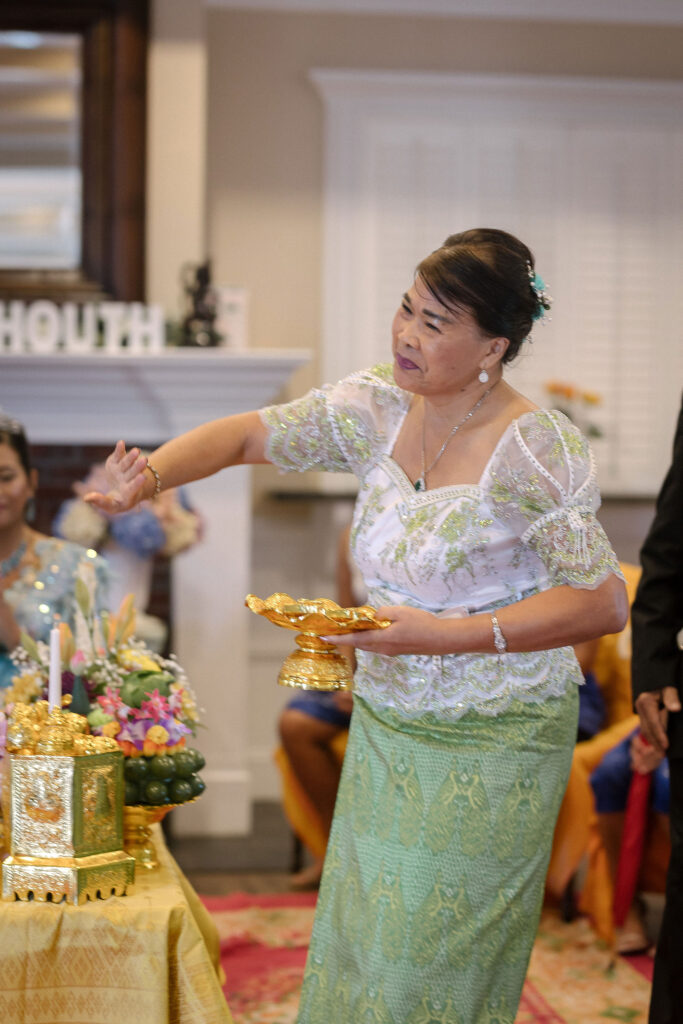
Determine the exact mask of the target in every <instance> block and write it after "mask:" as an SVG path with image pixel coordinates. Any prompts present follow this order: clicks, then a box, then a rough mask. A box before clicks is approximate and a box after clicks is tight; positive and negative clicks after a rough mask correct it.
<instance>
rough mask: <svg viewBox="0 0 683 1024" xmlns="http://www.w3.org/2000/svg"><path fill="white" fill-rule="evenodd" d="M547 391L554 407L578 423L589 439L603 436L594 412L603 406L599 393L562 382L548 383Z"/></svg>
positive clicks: (551, 381) (553, 381)
mask: <svg viewBox="0 0 683 1024" xmlns="http://www.w3.org/2000/svg"><path fill="white" fill-rule="evenodd" d="M545 390H546V392H547V394H548V396H549V397H550V401H551V403H552V405H553V407H554V408H555V409H558V410H559V411H560V412H563V413H564V414H565V416H567V417H568V418H569V419H570V420H571V421H572V422H573V423H576V425H577V427H579V429H580V430H582V431H583V433H584V434H585V435H586V436H587V437H592V438H597V437H602V436H603V431H602V428H601V427H600V426H599V425H598V424H597V423H596V422H595V419H594V416H593V410H594V409H595V408H596V407H597V406H599V405H602V396H601V395H599V394H598V393H597V391H588V390H586V389H583V388H579V387H577V386H576V385H575V384H570V383H568V382H567V381H560V380H549V381H547V382H546V385H545Z"/></svg>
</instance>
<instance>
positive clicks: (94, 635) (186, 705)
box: [0, 561, 204, 803]
mask: <svg viewBox="0 0 683 1024" xmlns="http://www.w3.org/2000/svg"><path fill="white" fill-rule="evenodd" d="M75 598H76V605H77V609H76V616H75V622H74V631H73V632H72V630H71V629H70V627H69V626H68V625H67V624H66V623H61V624H60V626H59V631H60V655H61V670H62V671H61V679H62V693H63V694H64V693H67V694H70V695H71V705H70V710H72V711H75V712H77V713H78V714H82V715H85V716H86V717H87V720H88V724H89V726H90V731H91V733H93V734H94V735H99V736H109V737H111V738H112V739H114V740H115V741H116V742H117V743H118V745H119V746H120V748H121V750H122V751H123V753H124V756H125V758H126V762H125V775H126V779H127V783H131V785H130V786H129V785H128V784H127V786H126V803H169V802H171V801H173V802H176V803H180V802H182V801H183V800H187V799H191V798H192V797H193V796H197V795H199V793H200V792H202V790H203V789H204V783H203V781H202V780H201V779H199V777H198V776H197V772H198V770H199V769H200V768H201V767H203V765H204V759H203V757H202V756H201V754H200V753H199V752H198V751H196V750H193V749H190V748H188V746H187V740H188V737H190V736H193V735H194V734H195V733H196V731H197V728H198V726H199V724H200V721H199V711H198V708H197V702H196V699H195V695H194V693H193V691H192V689H191V687H190V684H189V681H188V679H187V676H186V674H185V672H184V670H183V669H182V667H181V666H180V665H179V664H178V662H177V661H176V659H175V658H174V657H169V658H164V657H162V656H161V655H160V654H157V653H156V652H152V651H150V650H148V648H147V647H146V645H145V644H144V643H143V642H142V641H140V640H137V639H136V638H135V636H134V630H135V607H134V604H133V599H132V595H129V596H128V597H126V598H125V599H124V600H123V602H122V604H121V607H120V609H119V611H118V613H117V614H115V615H114V614H111V613H108V612H100V614H99V615H98V614H97V613H96V611H95V574H94V567H93V565H92V564H91V563H88V562H85V561H84V562H82V563H81V565H80V566H79V569H78V574H77V577H76V580H75ZM11 658H12V661H13V662H14V664H15V665H16V667H17V674H16V675H15V676H14V678H13V681H12V685H11V686H9V687H8V688H6V689H5V690H3V691H2V694H3V696H4V701H5V710H9V709H10V706H12V705H14V704H15V703H16V702H18V701H20V702H23V703H32V702H33V701H36V700H41V699H44V698H45V697H46V695H47V688H48V678H49V648H48V646H47V644H45V643H43V642H40V641H38V642H36V641H35V640H33V639H32V638H31V637H29V636H27V635H26V634H23V635H22V640H21V644H20V646H19V647H17V648H15V649H14V650H13V651H12V653H11ZM1 733H2V729H0V734H1ZM0 738H1V736H0ZM3 750H4V743H2V749H0V755H1V753H2V751H3ZM181 754H182V755H183V756H182V757H180V759H179V760H178V762H177V764H176V761H175V760H174V759H176V758H178V757H179V755H181ZM138 760H139V761H140V765H139V766H138V767H137V768H135V769H132V770H131V768H130V767H129V763H130V762H131V761H138ZM171 762H172V763H171ZM179 766H180V770H177V769H178V767H179ZM147 775H149V781H150V782H151V781H152V780H154V781H155V782H157V783H162V784H163V787H162V788H160V787H159V786H156V787H155V788H151V789H150V792H149V793H147V792H146V782H147V778H146V777H147ZM179 780H183V781H184V782H186V783H187V785H185V786H179V785H176V782H177V781H179ZM143 781H145V786H143V785H142V783H143ZM133 783H135V785H133Z"/></svg>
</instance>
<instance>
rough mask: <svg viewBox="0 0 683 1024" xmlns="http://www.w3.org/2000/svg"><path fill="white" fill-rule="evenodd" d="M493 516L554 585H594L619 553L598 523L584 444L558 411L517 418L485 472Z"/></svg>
mask: <svg viewBox="0 0 683 1024" xmlns="http://www.w3.org/2000/svg"><path fill="white" fill-rule="evenodd" d="M489 476H490V479H489V487H490V496H491V500H492V503H493V506H494V508H495V510H496V514H497V516H498V517H500V518H502V519H504V520H505V522H506V523H507V525H508V526H509V527H510V529H512V530H513V531H514V532H515V533H516V534H517V535H518V536H519V538H520V540H521V542H522V543H523V544H524V545H526V546H528V547H529V548H531V549H532V550H533V551H534V552H535V553H536V554H537V556H538V557H539V558H540V560H541V561H542V563H543V565H544V566H545V569H546V571H547V573H548V576H549V578H550V582H551V585H552V586H560V585H562V584H568V585H570V586H573V587H584V588H589V589H594V588H595V587H597V586H598V585H599V584H600V583H602V582H603V580H605V579H606V578H607V576H608V575H609V574H610V573H615V574H616V575H618V576H621V572H620V570H619V563H618V561H617V557H616V555H615V553H614V551H613V550H612V547H611V545H610V543H609V540H608V539H607V536H606V534H605V531H604V530H603V528H602V526H601V525H600V523H599V522H598V520H597V517H596V512H597V510H598V508H599V507H600V493H599V490H598V485H597V479H596V471H595V462H594V459H593V455H592V453H591V450H590V446H589V444H588V442H587V440H586V438H585V437H584V436H583V434H582V433H581V432H580V431H579V430H578V428H577V427H576V426H575V425H574V424H573V423H572V422H571V420H569V419H568V418H567V417H566V416H565V415H564V414H563V413H560V412H557V411H555V410H553V411H550V412H549V411H546V410H536V411H534V412H530V413H526V414H525V415H524V416H521V417H520V418H519V419H518V420H516V421H515V422H514V423H513V424H512V425H511V429H510V431H509V436H508V437H507V438H506V440H505V443H504V444H502V445H501V446H499V448H498V450H497V451H496V454H495V457H494V459H493V460H492V464H491V466H490V469H489Z"/></svg>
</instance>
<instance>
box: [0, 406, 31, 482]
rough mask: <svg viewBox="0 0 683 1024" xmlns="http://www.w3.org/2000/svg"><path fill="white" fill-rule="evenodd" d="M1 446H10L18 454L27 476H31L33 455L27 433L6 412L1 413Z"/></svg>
mask: <svg viewBox="0 0 683 1024" xmlns="http://www.w3.org/2000/svg"><path fill="white" fill-rule="evenodd" d="M0 444H7V445H9V447H10V448H12V449H13V450H14V451H15V452H16V453H17V456H18V458H19V462H20V463H21V465H22V468H23V469H24V472H25V473H26V476H30V475H31V455H30V453H29V447H28V439H27V437H26V432H25V431H24V428H23V427H22V425H21V423H19V421H18V420H15V419H12V417H11V416H7V415H6V414H5V413H4V412H0Z"/></svg>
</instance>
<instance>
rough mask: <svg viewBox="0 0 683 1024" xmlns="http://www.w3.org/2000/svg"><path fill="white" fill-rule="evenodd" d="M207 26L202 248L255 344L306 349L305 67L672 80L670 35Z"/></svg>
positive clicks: (310, 228)
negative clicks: (244, 311)
mask: <svg viewBox="0 0 683 1024" xmlns="http://www.w3.org/2000/svg"><path fill="white" fill-rule="evenodd" d="M207 29H208V33H207V40H208V63H209V115H208V124H209V127H208V178H207V200H208V210H209V230H208V239H209V241H208V244H209V249H210V252H211V254H212V256H213V258H214V261H215V270H216V275H215V276H216V281H217V282H218V283H223V284H234V285H243V286H245V287H247V288H248V289H249V292H250V294H251V332H250V343H251V344H252V345H254V346H266V345H283V346H304V347H308V348H311V349H312V350H314V351H315V350H316V349H317V343H318V337H319V330H320V323H321V309H320V280H321V269H320V261H321V254H322V222H321V215H322V191H321V190H322V176H323V166H322V143H323V112H322V103H321V100H320V99H319V97H318V95H317V93H316V92H315V90H314V88H313V86H312V84H311V83H310V82H309V80H308V72H309V70H310V69H311V68H313V67H327V68H361V69H365V70H367V69H379V70H387V69H391V70H403V69H405V70H410V71H416V70H418V71H419V70H424V71H442V72H501V73H525V74H558V75H587V76H597V77H611V76H619V77H625V78H659V79H662V78H663V79H666V78H681V77H683V28H673V29H672V28H655V27H646V26H645V27H644V26H642V25H639V26H628V27H619V26H614V25H575V24H571V25H570V24H563V23H557V22H553V23H540V22H539V23H532V22H522V21H518V20H515V21H494V20H490V19H483V20H476V19H462V18H437V17H434V18H432V17H417V18H410V17H385V16H381V15H379V16H358V15H331V14H326V15H305V14H271V13H263V12H260V13H247V12H236V11H225V10H220V9H215V8H214V9H211V10H210V11H209V13H208V21H207ZM458 227H463V225H453V224H444V233H446V232H447V231H451V230H455V229H456V228H458ZM316 370H317V368H316V367H315V366H312V367H311V369H310V370H309V371H308V374H307V373H305V372H303V371H302V372H300V373H299V375H298V377H297V378H296V379H295V381H294V387H293V391H294V392H298V391H300V390H301V387H302V386H303V385H304V384H308V382H309V378H312V376H313V375H314V374H315V373H316Z"/></svg>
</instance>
